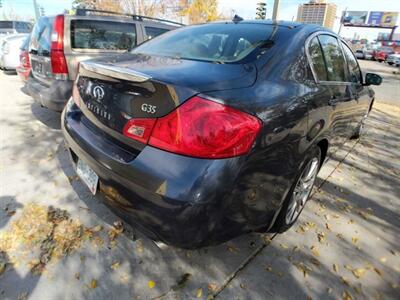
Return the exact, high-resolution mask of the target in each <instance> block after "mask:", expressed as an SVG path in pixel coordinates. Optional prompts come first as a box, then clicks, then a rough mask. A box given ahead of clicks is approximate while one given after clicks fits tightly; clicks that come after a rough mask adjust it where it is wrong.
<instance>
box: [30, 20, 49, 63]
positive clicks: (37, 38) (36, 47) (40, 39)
mask: <svg viewBox="0 0 400 300" xmlns="http://www.w3.org/2000/svg"><path fill="white" fill-rule="evenodd" d="M53 20H54V18H47V17H42V18H40V19H39V20H38V21H37V23H36V24H35V26H34V28H33V31H32V35H31V44H30V47H29V50H30V51H34V52H37V54H38V55H43V56H49V55H50V46H51V32H52V29H53Z"/></svg>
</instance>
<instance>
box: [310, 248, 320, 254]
mask: <svg viewBox="0 0 400 300" xmlns="http://www.w3.org/2000/svg"><path fill="white" fill-rule="evenodd" d="M310 249H311V253H312V254H313V255H314V256H320V255H319V252H318V250H317V247H315V246H311V248H310Z"/></svg>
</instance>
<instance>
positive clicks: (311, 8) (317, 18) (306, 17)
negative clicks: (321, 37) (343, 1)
mask: <svg viewBox="0 0 400 300" xmlns="http://www.w3.org/2000/svg"><path fill="white" fill-rule="evenodd" d="M336 10H337V6H336V4H334V3H327V2H326V1H325V0H310V2H309V3H304V4H300V5H299V8H298V10H297V22H301V23H308V24H318V25H321V26H324V27H326V28H329V29H333V24H334V23H335V18H336Z"/></svg>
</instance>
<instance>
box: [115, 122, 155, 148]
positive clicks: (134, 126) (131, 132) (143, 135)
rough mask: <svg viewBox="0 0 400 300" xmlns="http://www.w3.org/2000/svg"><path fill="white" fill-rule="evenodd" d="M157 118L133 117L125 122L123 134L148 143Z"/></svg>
mask: <svg viewBox="0 0 400 300" xmlns="http://www.w3.org/2000/svg"><path fill="white" fill-rule="evenodd" d="M156 121H157V119H131V120H129V121H128V123H126V124H125V126H124V129H123V134H124V135H125V136H127V137H130V138H132V139H134V140H137V141H139V142H142V143H144V144H147V142H148V141H149V138H150V135H151V132H152V130H153V127H154V124H155V123H156Z"/></svg>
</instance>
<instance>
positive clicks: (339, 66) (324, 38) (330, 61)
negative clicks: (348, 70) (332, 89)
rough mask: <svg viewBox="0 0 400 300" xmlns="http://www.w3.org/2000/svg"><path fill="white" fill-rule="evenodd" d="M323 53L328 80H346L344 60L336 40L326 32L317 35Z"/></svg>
mask: <svg viewBox="0 0 400 300" xmlns="http://www.w3.org/2000/svg"><path fill="white" fill-rule="evenodd" d="M318 39H319V41H320V43H321V47H322V52H323V54H324V59H325V64H326V69H327V71H328V81H340V82H346V81H347V80H346V74H345V60H344V57H343V52H342V49H341V48H340V45H339V43H338V40H337V39H336V38H335V37H333V36H331V35H326V34H321V35H319V36H318Z"/></svg>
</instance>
